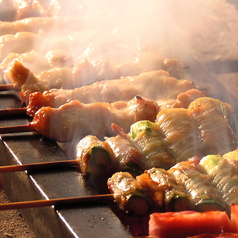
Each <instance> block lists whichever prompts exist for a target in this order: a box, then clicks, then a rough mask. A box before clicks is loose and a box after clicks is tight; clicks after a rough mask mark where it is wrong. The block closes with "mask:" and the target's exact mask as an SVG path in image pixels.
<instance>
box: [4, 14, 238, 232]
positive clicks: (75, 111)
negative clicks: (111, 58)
mask: <svg viewBox="0 0 238 238" xmlns="http://www.w3.org/2000/svg"><path fill="white" fill-rule="evenodd" d="M36 21H37V22H38V24H37V25H38V26H40V27H39V29H42V27H45V28H44V32H43V33H42V32H41V34H37V33H36V32H34V33H29V32H28V33H26V32H23V31H25V30H22V32H20V31H19V28H22V29H26V28H24V27H28V29H30V28H31V27H30V26H31V24H35V23H36ZM44 21H45V22H44V24H42V22H43V21H42V19H41V20H39V19H29V21H28V22H26V21H19V22H14V23H8V24H7V23H6V24H1V25H0V28H1V29H5V31H6V32H7V30H9V29H11V30H12V31H14V29H15V30H17V32H18V33H16V34H15V33H14V32H11V34H12V35H11V34H10V35H7V34H6V33H5V34H6V35H5V36H2V37H1V42H2V43H3V44H2V45H1V48H0V51H1V52H2V54H1V56H4V57H5V56H6V57H5V59H3V58H2V64H1V67H2V68H1V69H2V73H3V74H4V76H3V78H4V79H5V80H6V82H9V81H10V82H11V84H7V85H3V86H1V87H2V89H3V90H7V89H11V90H16V91H18V93H19V95H20V98H21V99H22V102H23V103H24V104H26V107H25V108H19V109H13V110H12V109H7V110H2V111H0V115H1V116H4V115H9V114H11V115H13V114H14V113H15V114H17V113H27V114H28V115H29V116H30V117H32V120H31V122H29V124H28V125H26V126H25V125H24V126H22V127H21V126H19V127H11V128H0V134H4V133H11V132H17V131H18V132H24V131H38V132H39V133H40V134H42V135H43V136H45V137H48V138H50V139H53V140H56V141H58V142H63V143H65V142H67V143H73V145H74V146H75V148H76V151H75V156H76V159H74V160H68V161H62V162H59V163H58V165H60V164H61V166H74V167H77V168H79V171H80V172H81V173H82V174H83V175H84V176H85V178H86V180H87V181H89V182H90V184H92V185H93V186H94V187H97V189H98V190H99V192H100V193H105V194H104V195H99V196H92V197H90V198H88V197H85V198H70V199H54V200H49V201H33V202H23V203H14V204H8V205H6V204H3V205H1V206H0V209H11V208H21V207H22V208H23V207H32V206H46V205H47V206H51V205H56V206H57V205H60V204H62V203H68V202H77V203H79V202H80V201H81V202H90V201H101V200H109V201H111V200H115V202H116V203H117V204H118V207H119V208H120V209H121V210H123V211H125V212H126V214H127V215H128V216H132V217H133V218H135V217H140V218H141V219H143V220H145V221H147V222H148V219H149V215H150V214H151V213H152V212H166V211H181V210H188V209H193V210H198V211H207V210H217V209H218V210H225V211H227V212H228V213H229V212H230V211H229V209H230V205H231V204H233V203H236V200H232V199H233V197H236V194H235V188H233V187H232V186H233V184H231V185H228V181H229V180H230V178H231V177H227V180H226V179H224V183H218V182H216V181H219V179H220V178H221V176H223V175H221V174H218V172H217V171H216V173H217V174H218V175H216V173H215V172H214V173H211V169H212V171H215V170H216V169H214V168H218V167H216V166H217V164H214V166H212V161H214V160H213V158H214V157H215V158H217V157H219V158H222V161H226V160H225V159H224V158H223V157H224V156H223V157H221V156H215V155H217V154H221V155H224V154H225V153H227V152H229V151H232V150H235V149H236V148H237V140H236V138H235V136H234V133H233V131H232V128H231V126H230V121H229V115H230V113H231V111H232V110H231V107H230V105H229V104H227V103H223V102H221V101H219V100H216V99H213V98H208V97H205V96H206V95H205V93H204V92H203V91H199V90H197V89H195V87H194V85H193V83H192V82H191V81H190V80H185V79H183V72H182V67H181V65H180V63H179V61H177V60H175V59H165V58H163V57H161V56H160V55H157V54H154V53H147V54H145V55H143V54H141V55H139V56H138V57H136V58H133V57H132V61H129V63H128V62H127V63H125V64H122V63H121V62H119V63H118V62H116V63H115V62H113V64H110V63H109V62H108V61H103V62H96V63H95V62H94V61H93V60H92V61H88V60H85V58H83V59H82V57H81V58H79V59H78V61H77V62H73V60H72V58H69V57H68V56H67V53H66V49H65V48H64V47H65V45H66V46H67V47H68V46H69V45H68V44H65V42H66V41H68V37H66V38H61V40H62V41H60V42H59V41H58V42H57V38H55V37H52V36H50V31H49V32H47V29H48V28H47V27H49V25H51V24H52V21H59V22H60V24H62V25H63V24H69V23H70V22H71V21H68V19H65V18H57V19H56V18H55V19H52V18H50V19H48V18H47V19H44ZM59 22H58V23H59ZM9 24H10V25H11V27H9ZM7 25H8V26H7ZM62 28H63V29H67V28H66V27H62ZM49 29H50V27H49ZM0 32H4V31H0ZM8 33H10V32H8ZM38 33H39V32H38ZM42 34H43V36H44V37H43V38H45V36H46V35H47V37H49V38H48V40H47V42H49V39H50V40H51V41H52V42H53V44H52V45H54V46H57V47H55V48H53V49H52V45H50V46H49V48H47V51H43V52H36V51H34V47H33V48H32V43H33V42H34V43H35V42H40V41H41V40H42V39H43V38H42ZM78 35H80V36H81V34H79V33H77V32H75V33H74V34H72V35H71V36H72V41H70V44H72V45H73V46H74V48H77V49H78V48H79V51H82V49H84V46H83V47H82V45H80V46H79V45H77V37H78ZM92 35H93V34H92ZM26 40H27V41H28V42H29V44H25V42H26ZM44 40H45V39H44ZM63 41H65V42H63ZM13 42H14V43H16V44H12V43H13ZM21 43H22V44H23V45H24V47H23V45H21ZM13 45H15V46H16V45H17V47H16V48H15V49H13V48H12V46H13ZM28 46H30V48H25V47H28ZM63 46H64V47H63ZM59 48H60V50H59ZM19 49H20V50H21V51H20V52H18V51H17V50H19ZM32 49H33V51H31V50H32ZM67 49H68V48H67ZM120 49H121V48H120ZM44 50H45V49H44ZM90 50H92V51H93V50H95V49H94V48H93V46H90V47H89V48H87V50H85V53H86V52H88V51H90ZM126 50H128V48H126ZM10 52H11V53H12V54H9V53H10ZM77 52H78V51H77ZM36 56H37V58H38V59H39V61H41V62H42V64H41V65H42V66H43V67H42V68H41V69H40V70H39V71H40V72H42V71H45V72H44V73H40V74H38V73H39V72H37V70H36V69H33V68H31V69H29V68H28V67H25V66H24V63H25V62H27V59H28V60H29V59H30V60H31V59H33V58H34V59H35V57H36ZM84 56H85V54H84ZM31 57H32V58H31ZM87 57H88V58H90V57H91V55H87ZM93 58H94V57H92V59H93ZM13 59H14V60H13ZM46 59H47V60H48V62H46ZM55 67H56V68H55ZM43 68H44V70H43ZM165 70H167V71H168V72H169V73H168V72H166V71H165ZM140 73H141V74H140ZM138 74H139V76H135V75H138ZM56 75H57V76H56ZM121 76H123V78H120V77H121ZM55 78H57V80H55ZM63 78H67V79H68V80H67V81H63V80H62V79H63ZM114 78H118V79H114ZM177 78H179V80H178V79H177ZM46 79H48V80H46ZM50 79H53V80H50ZM92 79H93V80H96V81H98V82H92V81H91V80H92ZM102 79H107V80H103V81H101V80H102ZM85 82H87V83H91V84H89V85H86V86H82V85H84V84H85ZM62 87H63V88H62ZM75 87H78V88H75ZM53 88H54V89H53ZM56 88H59V89H56ZM59 128H61V130H59ZM217 131H219V132H220V137H218V136H217ZM195 145H196V146H195ZM74 146H73V147H74ZM70 148H72V147H70ZM234 153H236V151H234ZM208 154H210V155H211V156H208V157H209V158H212V159H211V160H206V159H205V158H204V159H202V158H203V157H204V156H206V155H208ZM194 156H195V157H194ZM225 156H226V155H225ZM189 158H193V159H190V160H189V161H187V160H188V159H189ZM184 161H186V162H184ZM209 161H210V162H209ZM222 161H221V164H222V163H223V162H222ZM227 161H228V162H227V163H226V164H225V165H224V167H226V168H229V166H233V164H234V165H235V164H236V162H232V160H231V159H229V160H227ZM219 163H220V162H219ZM224 163H225V162H224ZM230 164H231V165H230ZM208 165H210V167H209V166H208ZM39 166H40V167H42V168H47V167H48V166H51V167H54V166H56V163H48V162H47V163H44V164H29V165H23V166H5V167H1V168H0V172H2V173H3V172H13V171H19V170H31V169H33V168H35V169H39ZM208 167H209V169H207V168H208ZM221 167H222V166H221ZM220 170H222V169H221V168H220V167H219V171H220ZM233 175H234V181H235V180H236V178H235V176H237V174H236V172H234V173H233V174H230V176H233ZM227 176H228V175H227ZM231 181H233V177H232V180H231ZM198 185H199V186H198ZM226 186H228V187H229V192H231V195H230V196H229V198H228V196H225V195H223V191H225V194H228V190H226ZM109 191H110V192H111V194H107V193H108V192H109ZM144 234H145V233H144Z"/></svg>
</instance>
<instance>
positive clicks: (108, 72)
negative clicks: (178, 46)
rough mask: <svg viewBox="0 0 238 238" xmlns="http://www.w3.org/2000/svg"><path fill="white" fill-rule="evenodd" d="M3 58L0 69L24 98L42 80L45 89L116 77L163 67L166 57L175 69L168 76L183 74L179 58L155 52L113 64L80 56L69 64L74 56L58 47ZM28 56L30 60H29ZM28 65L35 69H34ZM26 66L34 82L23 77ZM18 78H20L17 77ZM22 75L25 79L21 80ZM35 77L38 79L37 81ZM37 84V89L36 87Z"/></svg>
mask: <svg viewBox="0 0 238 238" xmlns="http://www.w3.org/2000/svg"><path fill="white" fill-rule="evenodd" d="M12 54H13V53H12ZM34 56H36V58H37V59H39V60H40V62H42V64H43V63H44V65H42V64H40V65H39V60H37V61H35V60H36V59H34V58H33V57H34ZM37 56H38V57H37ZM6 58H8V60H7V59H6V60H4V61H5V62H3V63H2V65H1V68H2V71H4V78H5V79H6V80H7V81H11V82H13V84H14V86H15V88H17V89H21V91H22V95H25V97H26V99H27V96H28V94H29V93H32V92H35V91H40V92H42V90H40V88H39V85H40V84H44V85H42V86H41V88H42V89H45V90H46V88H49V89H51V88H75V87H81V86H83V85H89V84H91V83H94V82H96V81H102V80H109V79H119V78H121V77H122V76H134V75H138V74H140V73H142V72H148V71H151V70H159V69H163V68H164V67H165V63H164V62H165V61H166V64H167V62H168V61H170V62H171V65H172V66H171V67H170V71H171V72H173V70H174V71H176V73H175V74H174V75H171V76H176V77H177V78H181V77H182V75H183V70H182V66H181V64H180V62H179V61H178V60H176V59H165V58H164V57H163V56H161V55H159V54H157V53H155V52H145V53H140V54H139V55H138V56H137V57H135V58H132V59H131V60H129V61H125V62H119V61H118V62H117V63H116V62H115V64H112V63H110V62H109V61H103V60H100V61H92V62H89V61H88V60H86V59H82V60H80V61H78V62H77V63H76V64H75V65H74V67H73V68H70V67H72V66H73V64H74V60H73V57H71V56H69V54H68V53H67V52H66V51H65V50H59V49H55V50H51V51H49V52H47V53H46V55H44V54H41V53H36V52H35V51H31V52H29V53H24V54H22V55H21V54H19V56H18V57H17V58H16V59H13V57H12V56H11V57H6ZM13 60H15V61H13ZM29 60H32V61H30V62H29ZM11 61H13V63H11V64H10V66H9V67H8V68H7V69H5V70H4V67H6V66H7V65H8V64H9V62H11ZM16 61H17V62H16ZM22 62H23V63H24V62H26V63H27V65H29V67H25V66H23V64H22ZM38 65H39V66H41V65H42V67H39V69H37V67H38ZM47 66H48V68H51V69H50V70H48V71H44V70H41V73H40V74H38V75H36V74H35V72H39V70H40V69H43V67H45V68H46V67H47ZM31 69H34V71H32V70H31ZM27 70H29V74H31V75H32V76H33V75H35V76H36V77H35V80H34V82H35V83H36V84H37V86H36V85H34V83H33V81H31V80H30V78H29V77H26V73H25V72H26V71H27ZM42 71H44V72H42ZM168 72H169V71H168ZM169 73H170V72H169ZM19 78H21V80H20V81H19ZM24 78H25V82H24V80H23V79H24ZM36 78H37V79H38V80H37V81H36ZM55 81H56V82H55ZM31 88H32V89H31ZM36 88H39V89H38V90H36ZM23 101H24V100H23Z"/></svg>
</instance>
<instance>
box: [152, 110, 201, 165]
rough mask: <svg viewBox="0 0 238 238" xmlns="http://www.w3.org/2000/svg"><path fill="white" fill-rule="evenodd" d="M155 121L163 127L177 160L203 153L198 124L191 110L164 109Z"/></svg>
mask: <svg viewBox="0 0 238 238" xmlns="http://www.w3.org/2000/svg"><path fill="white" fill-rule="evenodd" d="M155 123H156V124H157V125H158V126H159V127H160V128H161V131H162V133H163V135H164V137H165V139H166V141H167V143H168V147H169V150H170V152H171V154H172V156H173V158H175V159H176V162H180V161H184V160H188V158H190V157H193V156H202V155H203V152H202V150H203V147H202V144H201V140H200V138H199V134H198V130H197V125H196V122H195V120H194V119H193V117H192V115H191V114H190V111H189V110H187V109H185V108H170V109H167V110H162V111H160V112H159V113H158V115H157V118H156V120H155Z"/></svg>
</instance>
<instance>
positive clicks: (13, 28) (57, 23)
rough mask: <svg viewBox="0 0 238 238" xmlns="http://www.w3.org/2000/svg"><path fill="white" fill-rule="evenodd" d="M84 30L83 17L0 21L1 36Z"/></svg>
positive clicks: (51, 33)
mask: <svg viewBox="0 0 238 238" xmlns="http://www.w3.org/2000/svg"><path fill="white" fill-rule="evenodd" d="M80 29H82V18H81V17H69V16H63V17H60V16H59V17H31V18H25V19H21V20H18V21H13V22H12V21H11V22H5V21H0V36H3V35H9V34H16V33H18V32H19V33H20V32H32V33H38V32H39V31H40V30H42V31H43V32H44V33H45V34H47V35H56V34H67V33H72V31H78V30H80Z"/></svg>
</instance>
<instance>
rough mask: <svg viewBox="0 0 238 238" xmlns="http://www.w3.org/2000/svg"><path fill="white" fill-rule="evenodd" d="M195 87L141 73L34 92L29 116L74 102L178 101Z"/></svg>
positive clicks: (156, 74) (153, 73) (187, 82)
mask: <svg viewBox="0 0 238 238" xmlns="http://www.w3.org/2000/svg"><path fill="white" fill-rule="evenodd" d="M192 88H194V85H193V83H192V82H191V81H190V80H186V79H181V80H178V79H175V78H173V77H171V76H170V75H169V74H168V72H166V71H163V70H158V71H151V72H146V73H141V74H140V75H139V76H132V77H124V78H121V79H115V80H105V81H101V82H96V83H93V84H91V85H87V86H83V87H80V88H76V89H72V90H66V89H51V90H49V91H45V92H44V93H43V94H42V93H32V94H31V95H30V97H29V105H28V114H29V115H33V114H34V113H35V112H36V111H37V110H38V109H39V108H40V107H42V106H50V107H54V108H56V107H59V106H61V105H63V104H64V103H67V102H70V101H71V100H79V101H80V102H82V103H92V102H115V101H128V100H131V99H132V98H133V97H135V96H141V97H145V98H148V99H150V100H154V101H157V100H161V99H163V100H169V99H176V97H177V96H178V94H180V93H182V92H185V91H186V90H189V89H192Z"/></svg>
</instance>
